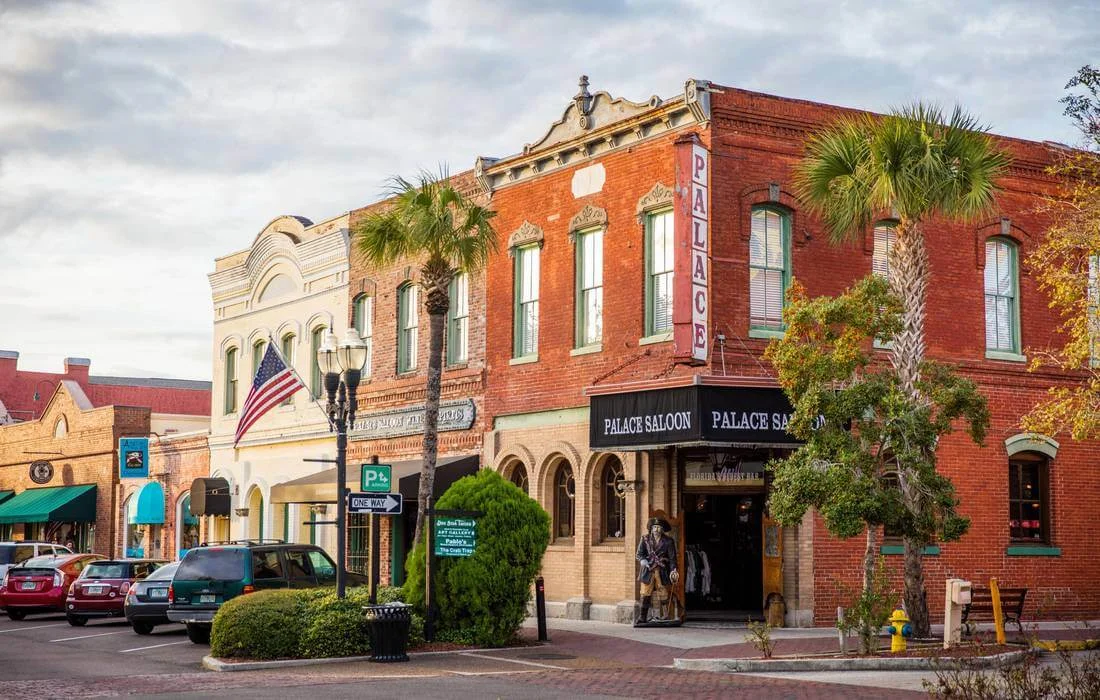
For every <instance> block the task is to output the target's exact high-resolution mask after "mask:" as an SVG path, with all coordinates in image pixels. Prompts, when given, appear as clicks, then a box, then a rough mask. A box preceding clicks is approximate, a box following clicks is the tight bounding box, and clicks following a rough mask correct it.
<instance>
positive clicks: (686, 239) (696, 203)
mask: <svg viewBox="0 0 1100 700" xmlns="http://www.w3.org/2000/svg"><path fill="white" fill-rule="evenodd" d="M676 149H677V151H676V166H677V167H676V195H675V212H676V213H675V215H674V216H675V231H676V238H675V241H676V252H675V259H674V262H673V265H674V270H675V283H674V287H673V292H672V325H673V329H674V337H673V340H674V344H675V352H676V357H677V359H679V360H681V361H685V362H690V363H692V364H701V363H704V362H706V361H707V358H708V356H709V354H710V334H709V333H708V331H707V328H708V327H709V310H710V261H709V256H710V153H709V152H708V151H707V149H706V148H705V147H704V146H703V145H702V144H701V143H699V137H698V136H696V135H695V134H691V135H690V136H688V137H685V138H683V139H679V140H677V142H676Z"/></svg>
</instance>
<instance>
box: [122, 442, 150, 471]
mask: <svg viewBox="0 0 1100 700" xmlns="http://www.w3.org/2000/svg"><path fill="white" fill-rule="evenodd" d="M118 477H119V478H120V479H148V478H149V438H147V437H129V438H119V439H118Z"/></svg>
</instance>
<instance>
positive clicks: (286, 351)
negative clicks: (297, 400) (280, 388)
mask: <svg viewBox="0 0 1100 700" xmlns="http://www.w3.org/2000/svg"><path fill="white" fill-rule="evenodd" d="M279 352H281V353H282V354H283V360H284V361H285V362H286V366H287V367H293V366H294V334H293V333H287V334H286V335H284V336H283V340H282V342H280V343H279ZM292 403H294V394H291V395H290V396H288V397H286V399H284V400H283V402H282V403H281V404H279V405H280V406H287V405H290V404H292Z"/></svg>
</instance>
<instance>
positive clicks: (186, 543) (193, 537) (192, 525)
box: [176, 493, 199, 559]
mask: <svg viewBox="0 0 1100 700" xmlns="http://www.w3.org/2000/svg"><path fill="white" fill-rule="evenodd" d="M198 546H199V518H198V516H195V515H192V514H191V494H190V493H186V494H184V495H183V498H181V499H180V500H179V504H178V505H177V507H176V556H177V557H178V558H180V559H182V558H183V555H184V554H187V550H189V549H191V548H193V547H198Z"/></svg>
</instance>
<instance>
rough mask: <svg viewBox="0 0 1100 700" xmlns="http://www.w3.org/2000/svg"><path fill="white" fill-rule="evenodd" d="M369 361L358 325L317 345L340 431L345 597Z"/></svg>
mask: <svg viewBox="0 0 1100 700" xmlns="http://www.w3.org/2000/svg"><path fill="white" fill-rule="evenodd" d="M366 362H367V344H366V343H364V342H363V339H362V338H360V337H359V333H358V332H357V331H356V330H355V329H354V328H349V329H348V330H347V333H345V334H344V339H343V341H341V342H340V343H337V342H336V334H335V333H333V332H332V328H329V329H328V330H327V331H325V334H324V337H323V339H322V341H321V347H319V348H317V367H318V368H319V369H320V370H321V374H323V375H324V377H325V394H326V395H327V397H328V403H327V405H326V407H325V412H326V413H328V419H329V430H330V431H331V430H333V429H335V430H336V562H337V563H336V596H337V597H338V598H343V597H344V587H345V581H346V579H347V575H346V571H345V570H344V560H345V555H346V552H345V546H346V544H345V539H346V538H345V534H346V532H347V508H348V499H347V491H346V488H345V482H346V477H347V451H348V429H349V428H350V427H351V425H352V423H354V421H355V403H356V402H355V390H356V389H357V388H358V387H359V379H360V377H361V376H362V372H363V365H365V364H366Z"/></svg>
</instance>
